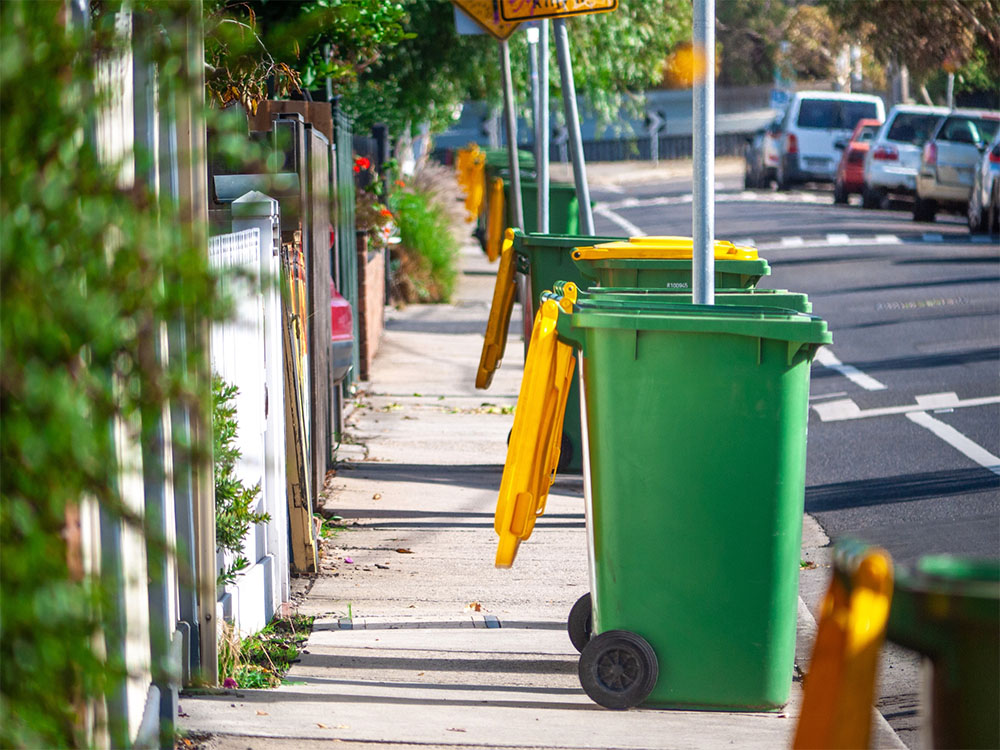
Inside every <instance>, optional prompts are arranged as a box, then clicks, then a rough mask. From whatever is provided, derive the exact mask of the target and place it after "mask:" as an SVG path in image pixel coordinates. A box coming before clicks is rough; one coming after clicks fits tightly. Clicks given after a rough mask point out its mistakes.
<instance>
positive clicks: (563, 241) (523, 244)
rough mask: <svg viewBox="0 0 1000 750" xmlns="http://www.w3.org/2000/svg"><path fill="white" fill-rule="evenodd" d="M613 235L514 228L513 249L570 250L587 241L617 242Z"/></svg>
mask: <svg viewBox="0 0 1000 750" xmlns="http://www.w3.org/2000/svg"><path fill="white" fill-rule="evenodd" d="M618 241H619V239H618V238H615V237H588V236H583V235H579V234H545V233H543V232H522V231H521V230H520V229H515V230H514V250H518V251H519V250H521V249H522V248H528V247H558V248H563V249H565V250H566V251H571V250H573V249H574V248H576V247H579V246H580V245H581V244H584V243H587V242H618Z"/></svg>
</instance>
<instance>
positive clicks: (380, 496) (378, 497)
mask: <svg viewBox="0 0 1000 750" xmlns="http://www.w3.org/2000/svg"><path fill="white" fill-rule="evenodd" d="M381 499H382V493H381V492H376V493H375V494H374V495H372V500H381Z"/></svg>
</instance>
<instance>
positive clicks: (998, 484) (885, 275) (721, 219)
mask: <svg viewBox="0 0 1000 750" xmlns="http://www.w3.org/2000/svg"><path fill="white" fill-rule="evenodd" d="M716 191H717V196H716V198H717V200H716V205H715V227H716V237H717V238H719V239H730V240H733V241H740V242H742V243H749V244H754V245H756V246H757V247H758V248H759V250H760V253H761V255H762V256H763V257H765V258H766V259H767V260H768V262H769V263H770V265H771V269H772V270H771V273H772V275H771V276H770V277H768V278H766V279H764V280H762V281H761V283H760V285H759V286H760V287H762V288H782V289H789V290H792V291H796V292H806V293H807V294H808V295H809V297H810V299H811V300H812V302H813V308H814V313H815V314H817V315H820V316H822V317H823V318H824V319H826V320H827V321H828V323H829V327H830V330H831V331H832V332H833V337H834V343H833V345H832V346H831V347H827V349H826V350H825V351H824V352H823V353H822V355H821V356H820V357H819V358H818V361H817V362H816V363H815V364H814V367H813V376H812V387H811V397H810V404H811V407H812V408H811V409H810V414H809V446H808V464H807V475H806V483H807V489H806V510H807V512H809V513H811V514H812V515H813V516H814V517H815V518H816V519H817V520H818V521H819V523H820V525H821V526H822V527H823V529H824V531H825V532H826V533H827V535H828V536H829V537H830V538H831V539H838V538H841V537H854V538H858V539H862V540H865V541H868V542H871V543H875V544H879V545H882V546H883V547H885V548H886V549H887V550H888V551H889V552H890V553H891V554H892V555H893V558H894V560H895V561H896V562H897V563H907V562H912V561H913V560H915V559H916V558H917V557H919V556H922V555H926V554H938V553H951V554H958V555H973V556H984V557H993V558H995V557H997V556H998V555H1000V458H998V456H1000V379H998V373H1000V368H998V365H1000V247H998V244H997V242H996V240H995V239H990V238H970V237H969V235H968V232H967V229H966V227H965V224H964V221H963V220H961V219H960V218H959V217H941V218H940V219H939V221H938V222H937V223H934V224H918V223H915V222H913V221H912V220H911V217H910V214H909V212H907V211H868V210H862V209H861V208H860V206H858V205H851V206H835V205H834V204H833V200H832V194H831V192H830V191H829V190H826V189H813V190H799V191H792V192H790V193H778V192H776V191H773V192H772V191H762V190H758V191H744V190H743V189H742V179H740V180H739V181H738V182H737V181H736V179H735V178H728V179H725V180H722V181H721V182H719V183H717V185H716ZM593 198H594V199H595V200H596V201H597V202H598V203H597V207H596V211H595V225H596V227H595V228H596V231H597V233H598V234H619V235H621V234H638V233H641V234H647V235H658V234H668V235H669V234H685V235H690V233H691V212H692V204H691V194H690V183H689V182H686V181H684V180H676V181H671V182H665V183H659V184H645V185H641V186H638V185H637V186H624V187H618V188H615V189H614V191H608V190H601V189H598V188H595V189H594V190H593ZM855 200H856V199H855ZM918 684H919V678H918V676H917V659H916V657H914V656H913V655H912V654H910V653H909V652H905V651H903V650H901V649H896V648H893V647H889V648H887V664H886V669H884V670H883V676H882V685H881V696H880V699H879V707H880V709H881V710H882V711H883V713H884V714H885V716H886V718H887V719H889V721H890V723H891V724H892V725H893V727H894V728H895V729H897V731H899V733H900V736H901V737H902V738H903V740H904V742H907V744H909V745H911V746H913V745H915V744H916V743H917V732H916V728H917V727H916V724H917V717H916V702H917V697H916V691H917V685H918Z"/></svg>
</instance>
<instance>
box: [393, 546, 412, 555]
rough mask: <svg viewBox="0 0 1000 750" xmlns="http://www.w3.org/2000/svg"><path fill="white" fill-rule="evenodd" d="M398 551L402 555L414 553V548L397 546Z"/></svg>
mask: <svg viewBox="0 0 1000 750" xmlns="http://www.w3.org/2000/svg"><path fill="white" fill-rule="evenodd" d="M396 552H398V553H399V554H401V555H412V554H413V550H412V549H407V548H406V547H397V548H396Z"/></svg>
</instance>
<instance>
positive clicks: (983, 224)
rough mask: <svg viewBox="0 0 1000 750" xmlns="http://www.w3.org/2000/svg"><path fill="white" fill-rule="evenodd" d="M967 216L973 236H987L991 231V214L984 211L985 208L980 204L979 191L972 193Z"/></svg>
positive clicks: (966, 211)
mask: <svg viewBox="0 0 1000 750" xmlns="http://www.w3.org/2000/svg"><path fill="white" fill-rule="evenodd" d="M965 214H966V219H967V220H968V223H969V232H970V233H971V234H985V233H986V232H987V231H988V230H989V213H988V211H984V210H983V206H982V205H981V204H980V203H979V191H978V190H973V191H972V195H971V196H970V197H969V206H968V208H966V210H965Z"/></svg>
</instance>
